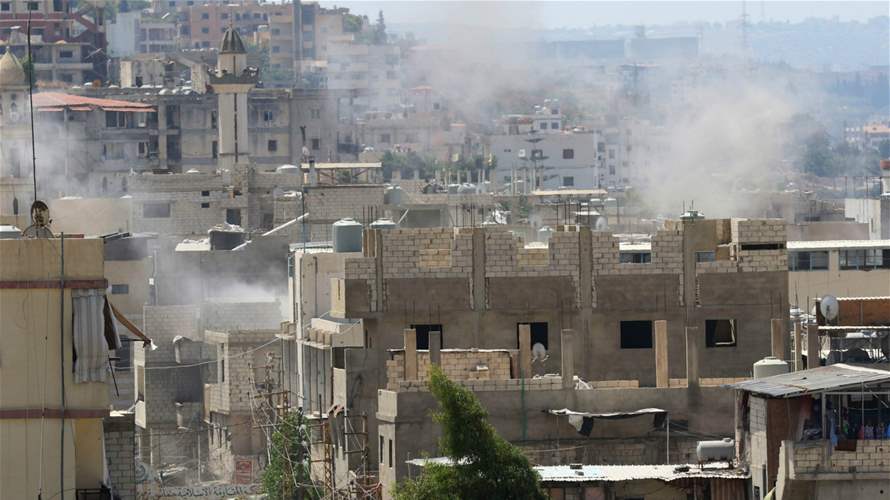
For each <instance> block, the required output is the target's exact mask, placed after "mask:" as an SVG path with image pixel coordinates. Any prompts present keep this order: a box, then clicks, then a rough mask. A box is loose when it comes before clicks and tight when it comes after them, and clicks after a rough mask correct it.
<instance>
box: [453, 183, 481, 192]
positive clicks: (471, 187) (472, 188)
mask: <svg viewBox="0 0 890 500" xmlns="http://www.w3.org/2000/svg"><path fill="white" fill-rule="evenodd" d="M457 192H458V193H460V194H473V193H476V185H475V184H469V183H466V184H461V185H460V186H459V187H458V188H457Z"/></svg>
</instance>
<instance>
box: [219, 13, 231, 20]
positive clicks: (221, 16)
mask: <svg viewBox="0 0 890 500" xmlns="http://www.w3.org/2000/svg"><path fill="white" fill-rule="evenodd" d="M219 18H220V19H228V18H229V13H228V12H223V13H222V14H220V15H219Z"/></svg>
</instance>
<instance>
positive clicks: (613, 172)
mask: <svg viewBox="0 0 890 500" xmlns="http://www.w3.org/2000/svg"><path fill="white" fill-rule="evenodd" d="M609 175H615V165H609Z"/></svg>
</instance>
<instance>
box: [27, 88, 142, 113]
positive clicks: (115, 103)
mask: <svg viewBox="0 0 890 500" xmlns="http://www.w3.org/2000/svg"><path fill="white" fill-rule="evenodd" d="M34 107H35V108H37V109H38V110H39V111H62V110H64V109H66V108H67V109H68V110H69V111H93V110H95V109H101V110H103V111H129V112H141V113H148V112H151V111H154V109H155V108H154V106H152V105H150V104H144V103H141V102H130V101H119V100H115V99H97V98H94V97H84V96H81V95H73V94H65V93H62V92H39V93H37V94H34Z"/></svg>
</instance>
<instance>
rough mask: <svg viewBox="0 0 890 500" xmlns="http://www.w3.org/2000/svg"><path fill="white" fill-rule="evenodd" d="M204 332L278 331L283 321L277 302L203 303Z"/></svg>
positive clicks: (279, 305)
mask: <svg viewBox="0 0 890 500" xmlns="http://www.w3.org/2000/svg"><path fill="white" fill-rule="evenodd" d="M201 312H202V319H203V328H204V329H205V330H223V331H232V330H269V329H276V330H277V329H278V328H279V327H280V326H281V322H282V321H283V320H284V317H283V315H282V314H281V304H280V303H278V301H274V300H273V301H265V302H205V303H204V305H203V307H202V311H201Z"/></svg>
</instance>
